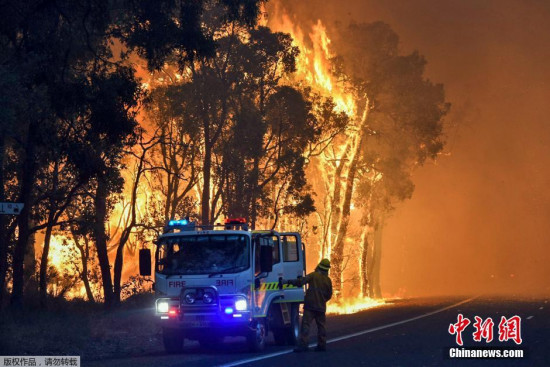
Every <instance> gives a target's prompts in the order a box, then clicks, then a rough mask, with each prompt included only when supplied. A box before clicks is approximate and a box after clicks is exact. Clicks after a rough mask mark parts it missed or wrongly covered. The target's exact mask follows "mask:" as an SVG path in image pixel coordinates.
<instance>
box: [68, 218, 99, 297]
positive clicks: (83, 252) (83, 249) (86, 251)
mask: <svg viewBox="0 0 550 367" xmlns="http://www.w3.org/2000/svg"><path fill="white" fill-rule="evenodd" d="M71 235H72V236H73V240H74V243H75V245H76V248H77V249H78V251H79V252H80V261H81V263H82V273H81V274H80V279H82V282H83V283H84V289H86V296H87V297H88V300H89V301H90V302H94V303H95V299H94V294H93V293H92V288H91V287H90V281H89V279H88V259H89V258H90V247H89V242H88V239H87V238H86V236H84V246H82V245H80V243H78V236H77V235H76V231H75V229H74V227H73V226H72V225H71Z"/></svg>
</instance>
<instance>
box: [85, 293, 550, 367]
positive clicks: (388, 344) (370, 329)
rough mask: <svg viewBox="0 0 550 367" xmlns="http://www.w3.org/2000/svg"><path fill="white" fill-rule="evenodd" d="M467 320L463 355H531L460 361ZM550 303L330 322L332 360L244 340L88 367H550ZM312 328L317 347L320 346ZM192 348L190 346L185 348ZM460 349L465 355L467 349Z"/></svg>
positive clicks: (393, 309)
mask: <svg viewBox="0 0 550 367" xmlns="http://www.w3.org/2000/svg"><path fill="white" fill-rule="evenodd" d="M459 313H461V314H463V315H464V317H467V318H469V319H470V320H471V321H472V323H471V324H470V325H469V326H468V327H467V328H466V330H465V331H464V332H463V333H462V337H463V340H464V347H465V348H468V347H475V348H514V349H522V350H523V351H524V358H521V359H517V358H514V359H457V358H450V357H449V348H451V347H453V348H456V347H458V346H457V344H456V341H455V336H454V335H451V334H449V332H448V329H449V325H450V324H451V323H456V322H457V316H458V314H459ZM515 315H517V316H520V317H521V337H522V343H521V344H520V345H516V344H515V342H514V341H512V340H509V341H506V342H503V341H499V322H500V320H501V317H502V316H505V317H506V318H510V317H512V316H515ZM475 316H479V317H481V318H482V319H486V318H488V317H491V318H492V320H493V321H494V323H495V325H494V328H493V330H494V339H493V341H492V342H490V343H486V342H485V341H481V342H476V341H474V340H473V336H472V333H473V332H474V330H475V328H474V327H473V323H474V321H475V320H474V317H475ZM549 316H550V298H546V299H544V298H543V299H521V300H513V299H510V298H508V299H502V298H491V297H478V298H469V297H463V298H455V299H409V300H395V301H392V302H391V304H389V305H386V306H383V307H380V308H375V309H371V310H366V311H363V312H360V313H357V314H353V315H340V316H329V317H328V321H327V324H328V325H327V326H328V332H329V343H328V351H327V352H313V351H310V352H307V353H300V354H297V353H292V349H291V348H290V347H277V346H275V345H273V344H272V343H270V345H268V347H267V348H266V351H265V352H263V353H248V352H247V350H246V344H245V342H244V339H242V338H226V341H225V343H224V344H223V345H221V346H220V347H219V348H216V349H214V350H207V349H202V348H200V347H199V345H198V344H197V343H194V342H188V343H186V347H185V352H184V353H182V354H179V355H166V354H158V355H150V356H144V357H139V358H125V359H111V360H104V361H95V362H86V361H83V363H82V365H83V366H120V367H125V366H133V367H134V366H135V367H141V366H155V367H165V366H166V367H192V366H200V367H205V366H262V367H268V366H338V367H344V366H550V317H549ZM315 333H316V330H315V328H313V330H312V337H311V342H312V344H311V345H312V346H313V345H314V342H315ZM186 342H187V340H186ZM460 348H461V347H460Z"/></svg>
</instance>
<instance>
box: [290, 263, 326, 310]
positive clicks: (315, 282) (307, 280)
mask: <svg viewBox="0 0 550 367" xmlns="http://www.w3.org/2000/svg"><path fill="white" fill-rule="evenodd" d="M288 282H289V283H290V284H292V285H295V286H297V287H302V286H304V285H305V284H307V285H308V287H307V290H306V295H305V299H304V308H305V309H306V310H311V311H320V312H326V311H327V302H328V300H329V299H331V298H332V281H331V280H330V278H329V277H328V272H326V271H324V270H321V269H319V268H317V269H316V270H315V271H314V272H313V273H309V274H308V275H306V276H305V277H303V278H298V279H294V280H289V281H288Z"/></svg>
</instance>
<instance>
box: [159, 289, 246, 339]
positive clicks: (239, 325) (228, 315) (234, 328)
mask: <svg viewBox="0 0 550 367" xmlns="http://www.w3.org/2000/svg"><path fill="white" fill-rule="evenodd" d="M234 297H235V296H234V295H232V296H227V297H226V299H225V300H224V299H223V298H222V299H221V301H220V302H219V303H218V304H216V305H211V306H187V305H185V304H181V303H180V300H179V299H178V298H171V299H159V300H157V303H158V302H159V301H160V302H166V301H168V302H169V312H162V313H161V312H158V311H157V312H156V316H157V317H158V320H159V322H160V326H161V327H163V328H171V329H182V330H185V334H186V336H187V337H191V338H192V336H193V335H198V336H200V335H205V334H209V333H212V332H213V333H216V335H223V336H239V335H246V333H247V332H248V331H250V328H251V326H252V324H253V318H252V312H251V311H250V310H248V309H247V310H244V311H238V310H235V307H230V306H228V305H229V304H232V303H230V302H229V300H231V302H232V300H233V299H234ZM224 298H225V297H224ZM228 308H231V310H228ZM156 309H157V310H158V307H156ZM229 311H231V312H229Z"/></svg>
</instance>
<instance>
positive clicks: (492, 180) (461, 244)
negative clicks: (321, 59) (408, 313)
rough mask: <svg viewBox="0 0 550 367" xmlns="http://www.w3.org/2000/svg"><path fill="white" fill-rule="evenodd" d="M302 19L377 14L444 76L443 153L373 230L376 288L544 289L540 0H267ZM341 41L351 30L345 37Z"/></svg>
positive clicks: (548, 177)
mask: <svg viewBox="0 0 550 367" xmlns="http://www.w3.org/2000/svg"><path fill="white" fill-rule="evenodd" d="M275 6H283V7H284V8H286V9H287V11H288V12H289V13H290V14H293V15H295V17H296V19H297V21H298V22H300V23H302V24H315V22H316V21H317V19H321V20H322V21H323V22H324V23H325V24H327V25H328V26H329V27H330V26H331V25H334V24H335V22H341V23H343V24H347V23H349V22H350V21H356V22H372V21H378V20H381V21H384V22H387V23H388V24H390V25H391V27H392V28H393V29H394V30H395V31H396V32H397V33H398V34H399V36H400V39H401V49H402V51H403V53H409V52H411V51H412V50H415V49H417V50H419V52H420V53H421V54H423V55H425V56H426V59H427V60H428V65H427V69H426V74H427V76H428V77H429V78H430V79H431V80H433V81H434V82H440V83H443V84H444V85H445V90H446V93H447V99H448V100H449V101H450V102H451V103H452V105H453V107H452V111H451V114H450V115H449V116H448V117H447V118H446V131H445V133H446V135H447V146H446V154H445V155H443V156H442V157H440V159H438V162H437V164H435V165H433V164H430V163H427V164H426V166H425V167H423V168H421V169H419V170H417V171H416V172H415V175H414V182H415V185H416V190H415V192H414V194H413V198H412V199H411V200H410V201H407V202H405V203H403V204H401V205H400V206H399V207H398V208H397V210H396V211H395V212H394V213H393V215H392V216H391V217H390V218H389V219H388V223H387V226H386V227H385V230H384V239H383V241H384V247H383V254H382V288H383V291H384V293H385V294H386V295H388V296H392V295H405V296H425V295H440V294H476V293H506V294H524V295H529V294H530V295H534V294H542V293H544V294H548V293H550V286H549V285H548V279H550V267H549V266H548V265H547V264H548V263H550V251H549V248H548V245H550V240H549V239H550V226H548V225H547V224H548V223H550V191H549V190H548V187H549V185H550V169H549V168H548V167H550V162H549V161H550V139H549V138H550V124H548V116H550V104H549V103H547V99H548V97H549V96H550V69H549V68H548V66H547V65H548V60H550V23H549V22H548V21H547V20H548V19H550V18H549V16H550V3H548V2H544V1H535V0H527V1H520V0H499V1H496V0H494V1H483V2H480V1H477V0H467V1H443V2H442V1H437V0H417V1H410V0H391V1H381V0H378V1H375V0H367V1H359V0H350V1H346V2H340V1H334V0H333V1H325V2H318V1H312V0H307V1H299V2H297V1H278V2H274V3H270V5H269V6H268V8H267V11H268V13H269V11H270V8H271V9H273V7H275ZM350 42H352V40H350Z"/></svg>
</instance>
